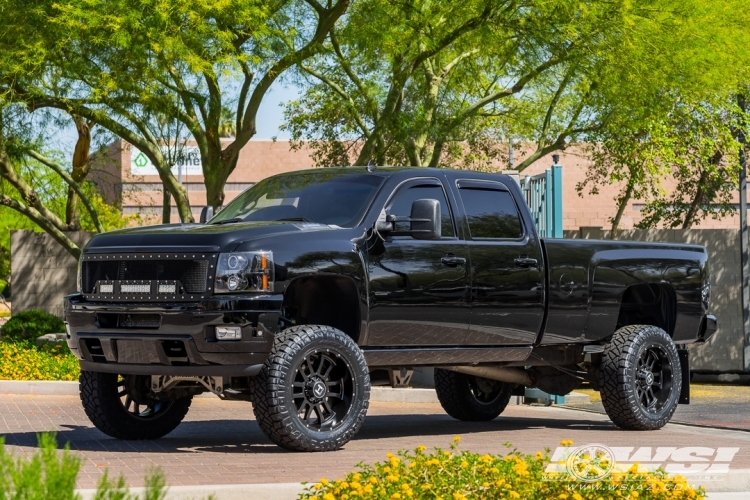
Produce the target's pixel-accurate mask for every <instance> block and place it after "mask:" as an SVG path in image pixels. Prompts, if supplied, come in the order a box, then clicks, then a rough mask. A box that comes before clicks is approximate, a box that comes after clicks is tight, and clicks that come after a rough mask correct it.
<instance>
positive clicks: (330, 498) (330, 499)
mask: <svg viewBox="0 0 750 500" xmlns="http://www.w3.org/2000/svg"><path fill="white" fill-rule="evenodd" d="M323 500H336V497H335V496H333V495H331V494H330V493H326V494H325V495H323Z"/></svg>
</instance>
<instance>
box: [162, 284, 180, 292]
mask: <svg viewBox="0 0 750 500" xmlns="http://www.w3.org/2000/svg"><path fill="white" fill-rule="evenodd" d="M176 291H177V285H175V284H171V285H163V284H160V285H159V293H175V292H176Z"/></svg>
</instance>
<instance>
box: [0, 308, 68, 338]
mask: <svg viewBox="0 0 750 500" xmlns="http://www.w3.org/2000/svg"><path fill="white" fill-rule="evenodd" d="M64 331H65V323H63V321H62V320H61V319H60V318H58V317H57V316H55V315H54V314H50V313H48V312H46V311H41V310H36V309H32V310H30V311H23V312H20V313H17V314H14V315H13V316H11V318H10V319H9V320H8V322H7V323H5V324H4V325H3V326H2V328H0V333H2V335H3V339H5V340H10V341H19V340H28V341H31V342H33V341H35V340H36V338H37V337H40V336H42V335H46V334H48V333H62V332H64Z"/></svg>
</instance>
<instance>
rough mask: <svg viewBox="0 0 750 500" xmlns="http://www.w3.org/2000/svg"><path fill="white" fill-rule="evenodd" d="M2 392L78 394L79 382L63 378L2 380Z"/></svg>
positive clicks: (44, 394)
mask: <svg viewBox="0 0 750 500" xmlns="http://www.w3.org/2000/svg"><path fill="white" fill-rule="evenodd" d="M0 394H26V395H30V396H31V395H33V396H77V395H78V382H77V381H71V382H67V381H61V380H0Z"/></svg>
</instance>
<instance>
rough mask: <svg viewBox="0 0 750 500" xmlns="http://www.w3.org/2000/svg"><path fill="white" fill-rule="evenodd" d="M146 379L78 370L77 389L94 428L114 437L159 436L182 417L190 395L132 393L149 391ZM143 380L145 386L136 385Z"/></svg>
mask: <svg viewBox="0 0 750 500" xmlns="http://www.w3.org/2000/svg"><path fill="white" fill-rule="evenodd" d="M129 377H135V378H133V379H130V378H129ZM149 379H150V377H143V376H135V375H125V376H122V375H117V374H114V373H100V372H89V371H81V377H80V379H79V389H80V395H81V403H82V404H83V409H84V411H85V412H86V416H88V417H89V420H91V423H92V424H94V426H95V427H96V428H97V429H99V430H100V431H102V432H103V433H104V434H106V435H108V436H112V437H114V438H117V439H126V440H140V439H158V438H160V437H163V436H166V435H167V434H169V433H170V432H172V431H173V430H174V429H175V427H177V426H178V425H180V422H182V419H183V418H185V415H187V412H188V410H189V409H190V403H191V402H192V399H193V397H192V396H190V397H187V398H181V399H178V400H175V401H156V400H153V399H150V398H148V397H147V396H137V395H136V394H134V392H137V393H138V394H148V380H149ZM144 383H145V384H146V385H145V387H139V386H140V385H142V384H144ZM136 389H137V390H136Z"/></svg>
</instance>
